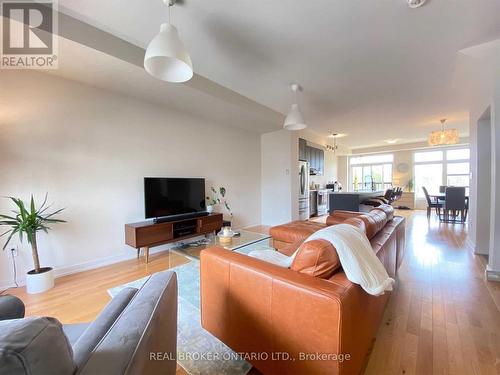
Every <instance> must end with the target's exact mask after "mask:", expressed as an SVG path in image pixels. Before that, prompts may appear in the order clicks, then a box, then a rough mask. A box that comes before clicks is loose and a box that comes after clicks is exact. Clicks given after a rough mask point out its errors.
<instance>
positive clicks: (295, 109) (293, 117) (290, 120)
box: [283, 83, 307, 130]
mask: <svg viewBox="0 0 500 375" xmlns="http://www.w3.org/2000/svg"><path fill="white" fill-rule="evenodd" d="M292 91H293V92H294V93H295V103H294V104H292V107H291V108H290V111H289V112H288V115H287V116H286V118H285V123H284V124H283V128H285V129H286V130H301V129H305V128H307V125H306V123H305V121H304V116H302V113H301V112H300V108H299V105H298V100H297V99H298V98H297V92H299V91H302V87H300V86H299V85H297V84H296V83H294V84H293V85H292Z"/></svg>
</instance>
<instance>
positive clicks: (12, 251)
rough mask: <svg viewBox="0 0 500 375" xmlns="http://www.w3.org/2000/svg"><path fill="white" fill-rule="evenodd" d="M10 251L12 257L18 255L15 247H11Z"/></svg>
mask: <svg viewBox="0 0 500 375" xmlns="http://www.w3.org/2000/svg"><path fill="white" fill-rule="evenodd" d="M10 253H11V254H12V256H13V257H17V256H18V255H19V253H18V251H17V248H14V247H13V248H11V249H10Z"/></svg>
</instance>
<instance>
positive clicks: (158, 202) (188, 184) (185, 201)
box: [144, 177, 206, 219]
mask: <svg viewBox="0 0 500 375" xmlns="http://www.w3.org/2000/svg"><path fill="white" fill-rule="evenodd" d="M144 206H145V210H146V219H150V218H161V217H167V216H173V215H183V214H191V213H197V212H204V211H206V206H205V179H204V178H171V177H166V178H164V177H145V178H144Z"/></svg>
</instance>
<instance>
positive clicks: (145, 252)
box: [144, 246, 149, 264]
mask: <svg viewBox="0 0 500 375" xmlns="http://www.w3.org/2000/svg"><path fill="white" fill-rule="evenodd" d="M144 254H145V255H146V264H147V263H149V246H146V247H145V248H144Z"/></svg>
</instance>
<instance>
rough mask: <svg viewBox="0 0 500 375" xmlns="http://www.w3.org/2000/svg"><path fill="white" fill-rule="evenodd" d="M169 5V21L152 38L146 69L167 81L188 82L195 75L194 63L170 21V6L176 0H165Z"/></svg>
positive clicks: (146, 59)
mask: <svg viewBox="0 0 500 375" xmlns="http://www.w3.org/2000/svg"><path fill="white" fill-rule="evenodd" d="M163 2H164V3H165V5H167V6H168V22H167V23H162V24H161V26H160V32H159V33H158V34H157V35H156V36H155V37H154V38H153V40H151V42H150V43H149V45H148V48H147V49H146V54H145V56H144V69H146V72H148V73H149V74H151V75H152V76H153V77H155V78H158V79H161V80H162V81H167V82H175V83H179V82H186V81H189V80H190V79H191V78H192V77H193V63H192V62H191V58H190V57H189V54H188V52H187V50H186V47H185V46H184V44H183V43H182V41H181V40H180V38H179V33H178V32H177V29H176V28H175V26H173V25H172V24H171V23H170V7H172V6H173V5H174V4H175V2H176V0H163Z"/></svg>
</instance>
